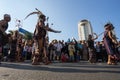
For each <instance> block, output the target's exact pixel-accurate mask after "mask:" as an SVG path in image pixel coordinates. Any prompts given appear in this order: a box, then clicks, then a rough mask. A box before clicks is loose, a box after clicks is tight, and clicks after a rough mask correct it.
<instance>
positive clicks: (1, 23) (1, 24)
mask: <svg viewBox="0 0 120 80" xmlns="http://www.w3.org/2000/svg"><path fill="white" fill-rule="evenodd" d="M10 20H11V17H10V15H9V14H4V16H3V19H2V20H0V45H1V48H2V47H3V46H4V45H5V44H6V43H7V42H8V41H7V40H8V39H7V34H6V32H5V31H6V30H7V29H8V22H10ZM0 56H2V50H0ZM0 61H1V59H0Z"/></svg>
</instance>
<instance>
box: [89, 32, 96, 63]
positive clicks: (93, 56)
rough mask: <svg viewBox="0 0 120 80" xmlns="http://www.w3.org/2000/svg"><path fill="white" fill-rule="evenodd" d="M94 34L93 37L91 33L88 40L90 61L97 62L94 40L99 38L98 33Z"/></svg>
mask: <svg viewBox="0 0 120 80" xmlns="http://www.w3.org/2000/svg"><path fill="white" fill-rule="evenodd" d="M94 35H96V37H95V38H93V36H92V35H89V36H88V40H87V46H88V51H89V62H90V63H96V52H95V47H94V40H96V39H97V38H98V36H97V34H96V33H94Z"/></svg>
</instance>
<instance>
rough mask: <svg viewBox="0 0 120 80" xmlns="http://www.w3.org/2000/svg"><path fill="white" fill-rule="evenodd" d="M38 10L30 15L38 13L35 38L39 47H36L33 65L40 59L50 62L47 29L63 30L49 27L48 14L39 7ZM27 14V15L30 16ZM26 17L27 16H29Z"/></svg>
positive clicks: (51, 30) (46, 62)
mask: <svg viewBox="0 0 120 80" xmlns="http://www.w3.org/2000/svg"><path fill="white" fill-rule="evenodd" d="M36 10H37V12H32V13H30V14H29V15H28V16H30V15H32V14H38V22H37V25H36V28H35V31H34V39H35V41H36V42H35V43H37V44H38V47H37V48H36V49H35V52H34V55H33V62H32V64H33V65H37V64H39V60H40V59H41V60H42V61H44V62H45V64H48V63H49V61H48V58H47V40H46V39H47V36H46V34H47V31H50V32H54V33H60V32H61V31H57V30H53V29H51V28H50V27H49V25H48V24H47V25H45V21H46V16H45V15H44V14H43V13H42V12H40V11H39V10H38V9H36ZM28 16H27V17H28ZM27 17H26V18H27Z"/></svg>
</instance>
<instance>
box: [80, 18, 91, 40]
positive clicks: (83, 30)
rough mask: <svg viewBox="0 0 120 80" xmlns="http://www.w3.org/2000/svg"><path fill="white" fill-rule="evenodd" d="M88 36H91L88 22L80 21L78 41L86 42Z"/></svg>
mask: <svg viewBox="0 0 120 80" xmlns="http://www.w3.org/2000/svg"><path fill="white" fill-rule="evenodd" d="M89 34H91V35H92V34H93V29H92V26H91V23H90V22H89V21H88V20H81V21H80V22H79V23H78V36H79V40H88V35H89Z"/></svg>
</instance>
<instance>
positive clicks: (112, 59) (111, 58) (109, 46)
mask: <svg viewBox="0 0 120 80" xmlns="http://www.w3.org/2000/svg"><path fill="white" fill-rule="evenodd" d="M104 28H105V32H104V37H103V41H104V45H105V48H106V51H107V53H108V62H107V64H109V65H111V64H113V65H115V64H117V61H116V60H117V59H118V57H119V56H117V49H116V48H117V44H118V42H117V39H116V37H115V35H114V34H113V29H114V27H113V25H112V24H111V23H107V24H106V25H105V26H104Z"/></svg>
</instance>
